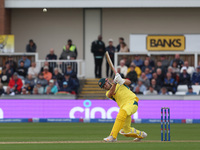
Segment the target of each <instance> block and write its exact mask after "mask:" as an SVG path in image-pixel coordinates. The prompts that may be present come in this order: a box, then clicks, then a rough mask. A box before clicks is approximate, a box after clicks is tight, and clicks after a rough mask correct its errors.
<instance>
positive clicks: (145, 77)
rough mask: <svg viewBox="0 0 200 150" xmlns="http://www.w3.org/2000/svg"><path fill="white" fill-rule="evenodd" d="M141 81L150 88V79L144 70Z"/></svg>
mask: <svg viewBox="0 0 200 150" xmlns="http://www.w3.org/2000/svg"><path fill="white" fill-rule="evenodd" d="M139 80H140V81H142V83H143V84H144V85H145V86H146V88H148V87H149V86H150V80H149V79H148V78H147V76H146V74H145V73H144V72H143V73H142V74H141V77H140V78H139Z"/></svg>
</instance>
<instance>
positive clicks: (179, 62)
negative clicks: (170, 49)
mask: <svg viewBox="0 0 200 150" xmlns="http://www.w3.org/2000/svg"><path fill="white" fill-rule="evenodd" d="M173 62H176V64H177V67H178V68H179V69H181V67H182V66H183V64H184V62H183V60H182V59H180V55H179V54H175V58H174V59H173V60H171V62H170V66H172V64H173Z"/></svg>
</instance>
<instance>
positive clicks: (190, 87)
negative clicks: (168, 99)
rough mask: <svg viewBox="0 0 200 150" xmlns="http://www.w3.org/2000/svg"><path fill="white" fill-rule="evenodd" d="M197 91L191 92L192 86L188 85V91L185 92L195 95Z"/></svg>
mask: <svg viewBox="0 0 200 150" xmlns="http://www.w3.org/2000/svg"><path fill="white" fill-rule="evenodd" d="M197 94H198V93H196V92H193V88H192V86H188V91H187V93H186V95H197Z"/></svg>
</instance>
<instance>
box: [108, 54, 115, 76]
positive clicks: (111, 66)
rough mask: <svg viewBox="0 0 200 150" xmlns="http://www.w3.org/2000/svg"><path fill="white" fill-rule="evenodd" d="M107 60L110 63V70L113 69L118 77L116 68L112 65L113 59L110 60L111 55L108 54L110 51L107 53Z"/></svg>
mask: <svg viewBox="0 0 200 150" xmlns="http://www.w3.org/2000/svg"><path fill="white" fill-rule="evenodd" d="M106 59H107V61H108V64H109V66H110V68H111V69H112V71H113V72H114V74H115V75H116V73H117V71H116V70H115V68H114V66H113V63H112V61H111V59H110V56H109V54H108V51H106Z"/></svg>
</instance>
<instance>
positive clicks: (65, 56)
mask: <svg viewBox="0 0 200 150" xmlns="http://www.w3.org/2000/svg"><path fill="white" fill-rule="evenodd" d="M71 57H75V58H76V54H75V53H73V52H71V51H70V50H69V45H66V49H63V51H62V53H61V55H60V58H59V59H60V60H69V59H70V58H71Z"/></svg>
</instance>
